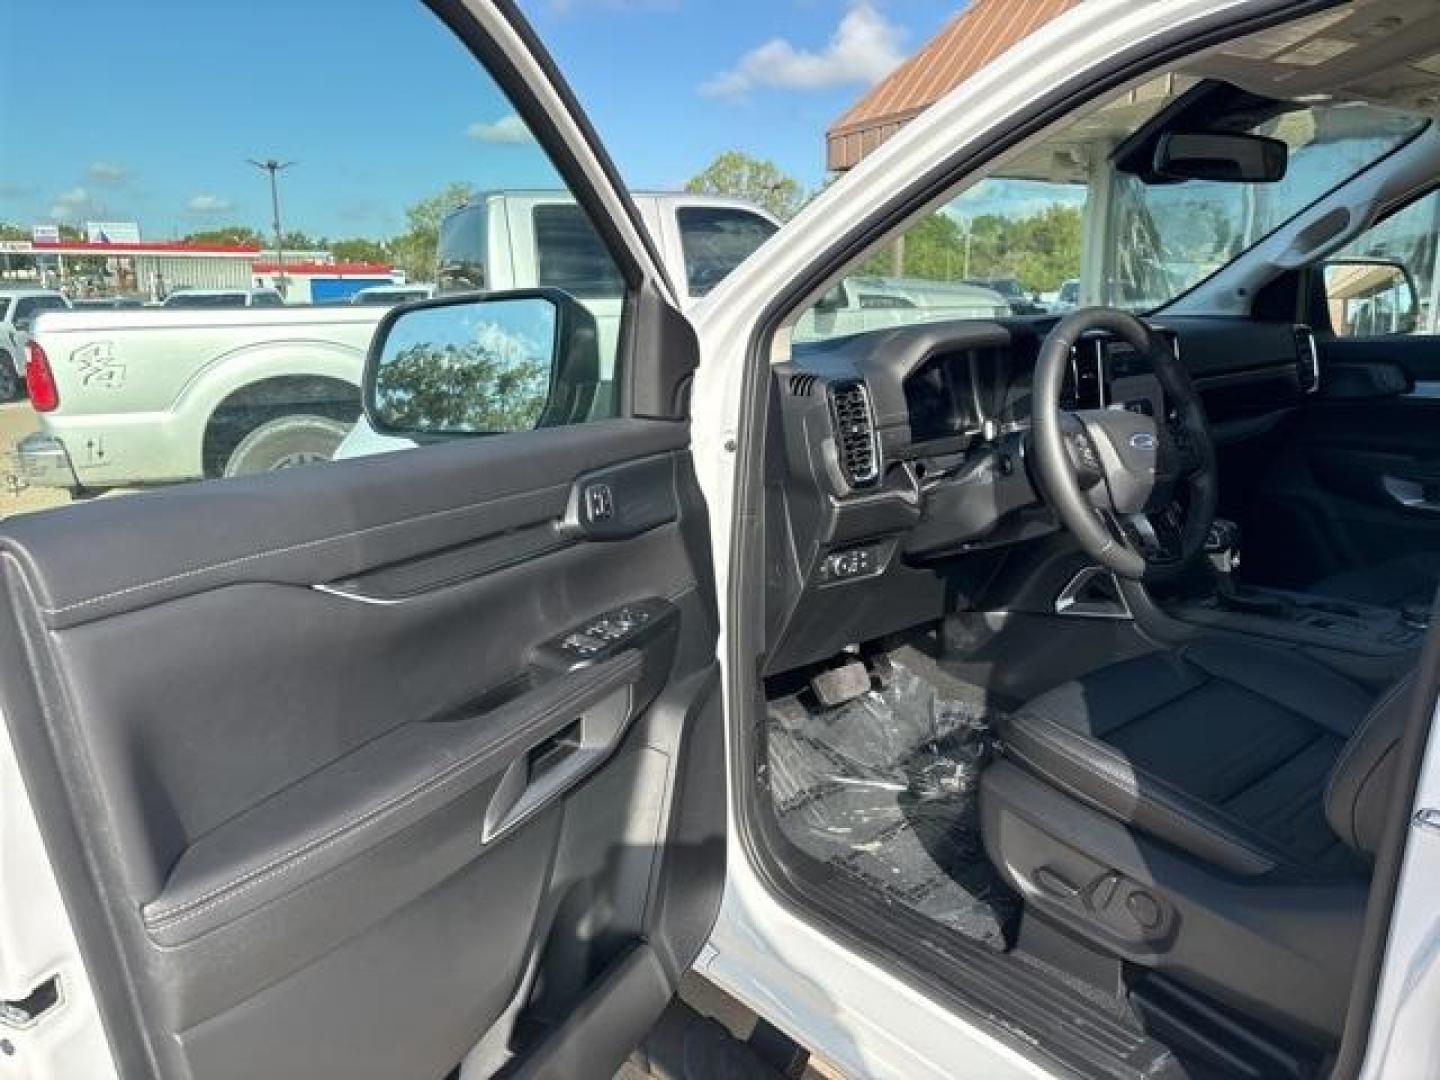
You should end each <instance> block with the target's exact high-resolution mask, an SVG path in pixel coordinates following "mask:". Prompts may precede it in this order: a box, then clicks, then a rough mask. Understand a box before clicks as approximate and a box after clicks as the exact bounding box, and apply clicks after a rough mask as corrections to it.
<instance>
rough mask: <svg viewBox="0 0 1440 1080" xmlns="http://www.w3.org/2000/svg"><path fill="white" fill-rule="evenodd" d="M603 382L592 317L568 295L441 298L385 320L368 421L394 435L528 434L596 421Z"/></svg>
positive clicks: (371, 375)
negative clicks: (595, 408)
mask: <svg viewBox="0 0 1440 1080" xmlns="http://www.w3.org/2000/svg"><path fill="white" fill-rule="evenodd" d="M599 379H600V363H599V340H598V334H597V331H596V325H595V317H594V315H592V314H591V313H590V311H589V310H588V309H587V308H586V307H585V306H584V305H582V304H581V303H579V302H578V301H577V300H575V299H574V298H573V297H571V296H570V295H569V294H568V293H565V292H563V291H561V290H559V289H528V290H523V291H516V292H508V293H491V294H475V293H466V294H459V295H454V296H444V297H440V298H438V299H433V300H422V301H419V302H417V303H412V304H402V305H399V306H397V307H395V308H392V309H391V310H390V311H389V312H387V313H386V315H385V316H384V318H382V319H381V320H380V323H379V325H378V326H377V327H376V329H375V336H374V338H373V339H372V340H371V343H370V352H369V355H368V357H367V359H366V362H365V380H364V405H365V415H366V416H367V418H368V419H369V421H370V423H371V426H373V427H374V428H375V430H376V431H378V432H381V433H382V434H389V435H406V436H412V437H416V436H418V437H425V436H447V435H490V434H502V433H505V432H511V431H529V430H531V429H533V428H537V427H554V426H557V425H561V424H574V423H580V422H583V421H584V420H587V419H589V417H590V411H591V407H592V406H593V404H594V401H595V394H596V390H597V388H598V386H599Z"/></svg>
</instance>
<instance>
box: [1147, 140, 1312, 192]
mask: <svg viewBox="0 0 1440 1080" xmlns="http://www.w3.org/2000/svg"><path fill="white" fill-rule="evenodd" d="M1289 164H1290V151H1289V148H1288V147H1287V146H1286V145H1285V144H1284V143H1283V142H1281V141H1280V140H1279V139H1270V138H1267V137H1265V136H1263V135H1248V134H1244V133H1240V132H1233V133H1232V132H1221V131H1167V132H1166V133H1165V134H1163V135H1161V136H1160V141H1159V142H1157V143H1156V144H1155V160H1154V163H1153V169H1154V172H1155V175H1156V176H1158V177H1161V178H1162V179H1164V180H1209V181H1212V182H1214V183H1220V184H1273V183H1276V182H1277V181H1280V180H1283V179H1285V170H1286V168H1288V166H1289Z"/></svg>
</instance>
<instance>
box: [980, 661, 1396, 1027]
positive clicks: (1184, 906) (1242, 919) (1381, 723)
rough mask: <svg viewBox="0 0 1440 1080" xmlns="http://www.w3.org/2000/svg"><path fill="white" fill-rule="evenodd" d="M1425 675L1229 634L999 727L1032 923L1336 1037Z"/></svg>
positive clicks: (1127, 666) (992, 836)
mask: <svg viewBox="0 0 1440 1080" xmlns="http://www.w3.org/2000/svg"><path fill="white" fill-rule="evenodd" d="M1412 683H1413V675H1411V676H1407V677H1406V678H1404V679H1402V680H1400V682H1398V683H1397V684H1396V685H1395V686H1394V687H1392V688H1391V689H1390V691H1388V692H1387V693H1385V694H1384V695H1382V696H1381V697H1380V698H1379V699H1378V700H1377V699H1376V698H1375V695H1374V694H1373V693H1372V692H1370V691H1367V690H1366V689H1364V688H1363V687H1361V686H1358V685H1356V684H1355V683H1352V682H1351V681H1349V680H1348V679H1346V678H1344V677H1343V676H1341V675H1339V674H1337V673H1336V672H1334V671H1332V670H1331V669H1329V668H1327V667H1325V666H1323V665H1322V664H1320V663H1318V662H1316V661H1314V660H1311V659H1309V658H1307V657H1305V656H1303V655H1302V654H1300V653H1297V652H1294V651H1291V650H1287V649H1283V648H1279V647H1272V646H1266V645H1259V644H1255V643H1250V642H1246V643H1237V642H1232V641H1229V640H1225V639H1212V640H1203V641H1200V642H1196V643H1194V644H1191V645H1188V646H1186V647H1184V648H1181V649H1178V650H1175V651H1161V652H1155V653H1150V654H1147V655H1145V656H1141V657H1138V658H1136V659H1132V660H1128V661H1125V662H1122V663H1119V664H1115V665H1112V666H1110V667H1106V668H1102V669H1100V670H1098V671H1095V672H1093V673H1091V674H1089V675H1087V676H1085V677H1083V678H1081V679H1078V680H1076V681H1073V682H1069V683H1065V684H1063V685H1061V686H1059V687H1056V688H1055V689H1053V690H1051V691H1049V692H1047V693H1045V694H1043V695H1041V696H1040V697H1038V698H1035V699H1034V700H1032V701H1030V702H1029V703H1028V704H1026V705H1025V706H1023V707H1022V708H1021V709H1020V710H1019V711H1018V712H1017V713H1015V714H1014V715H1013V716H1011V717H1009V718H1007V719H1006V720H1004V721H1002V722H1001V724H1000V745H1001V759H1000V760H999V761H998V762H997V763H996V764H994V765H992V766H991V767H990V768H989V769H987V770H986V772H985V774H984V775H983V776H982V788H981V812H982V833H983V837H984V841H985V846H986V851H987V854H988V855H989V856H990V859H991V861H992V862H993V863H994V864H995V865H996V866H997V867H998V868H999V869H1000V870H1001V872H1002V873H1003V874H1004V875H1005V876H1006V877H1007V879H1009V881H1010V883H1011V884H1012V885H1013V886H1014V887H1015V888H1017V889H1018V890H1019V891H1020V893H1021V894H1022V895H1023V896H1024V898H1025V901H1026V919H1027V920H1031V921H1033V920H1036V919H1038V920H1040V921H1042V922H1044V923H1047V924H1050V925H1052V926H1059V927H1062V928H1063V929H1064V931H1065V933H1066V934H1067V935H1069V936H1070V937H1071V938H1077V937H1078V938H1079V939H1080V940H1081V941H1082V942H1084V943H1085V945H1086V946H1087V947H1088V948H1090V949H1092V950H1094V951H1095V952H1097V953H1099V954H1101V955H1104V956H1107V957H1114V958H1118V959H1120V960H1126V961H1130V962H1132V963H1138V964H1141V965H1143V966H1145V967H1148V968H1154V969H1159V970H1163V971H1167V972H1168V973H1169V974H1171V976H1172V977H1174V978H1176V979H1177V980H1179V981H1181V982H1185V983H1189V984H1190V985H1192V986H1195V987H1197V988H1199V989H1202V990H1205V991H1207V992H1208V993H1210V994H1212V995H1213V996H1215V997H1218V998H1220V999H1222V1000H1227V1001H1229V1002H1230V1003H1231V1004H1234V1005H1237V1006H1240V1007H1243V1008H1246V1009H1250V1010H1256V1011H1258V1012H1259V1013H1261V1014H1262V1015H1264V1016H1265V1017H1266V1018H1267V1019H1268V1020H1269V1021H1271V1022H1272V1023H1275V1024H1277V1025H1279V1026H1281V1027H1283V1028H1285V1029H1286V1030H1288V1031H1291V1032H1294V1033H1299V1034H1301V1035H1304V1036H1306V1037H1308V1038H1310V1039H1312V1040H1314V1041H1317V1042H1324V1041H1327V1040H1328V1039H1330V1038H1333V1036H1334V1035H1336V1034H1337V1033H1338V1032H1339V1030H1340V1025H1341V1023H1342V1021H1343V1016H1344V1005H1345V1000H1346V995H1347V992H1348V988H1349V983H1350V969H1351V964H1352V963H1353V957H1354V952H1355V948H1356V946H1357V943H1358V939H1359V931H1360V923H1361V920H1362V918H1363V914H1364V905H1365V896H1366V891H1367V887H1368V877H1369V868H1370V859H1371V856H1372V855H1373V854H1374V852H1375V849H1376V847H1377V845H1378V842H1379V839H1380V834H1381V830H1382V827H1383V823H1384V817H1385V811H1386V808H1387V806H1388V803H1387V796H1388V794H1389V791H1390V788H1391V785H1392V782H1393V776H1394V769H1395V760H1396V757H1397V754H1396V753H1395V750H1396V747H1397V746H1398V743H1399V739H1400V735H1401V733H1402V730H1403V727H1404V722H1405V716H1406V708H1405V706H1406V704H1407V703H1408V700H1409V694H1408V690H1409V688H1410V686H1411V685H1412ZM1023 944H1024V933H1023V932H1022V946H1023Z"/></svg>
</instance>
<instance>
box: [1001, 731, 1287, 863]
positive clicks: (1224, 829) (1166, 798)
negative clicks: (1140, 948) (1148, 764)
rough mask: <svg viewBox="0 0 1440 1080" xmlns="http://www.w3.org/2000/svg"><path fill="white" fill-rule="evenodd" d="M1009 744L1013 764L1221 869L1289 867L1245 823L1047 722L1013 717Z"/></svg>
mask: <svg viewBox="0 0 1440 1080" xmlns="http://www.w3.org/2000/svg"><path fill="white" fill-rule="evenodd" d="M1004 746H1005V754H1006V756H1007V757H1009V758H1010V759H1011V760H1014V761H1016V762H1018V763H1020V764H1022V765H1023V766H1024V767H1025V768H1027V769H1029V770H1030V771H1032V772H1034V773H1035V774H1037V775H1039V776H1041V777H1043V778H1045V779H1046V780H1048V781H1049V782H1050V783H1052V784H1054V785H1056V786H1057V787H1059V788H1060V789H1061V790H1063V791H1065V792H1067V793H1068V794H1070V795H1072V796H1074V797H1075V798H1078V799H1080V800H1081V801H1083V802H1085V803H1087V804H1088V805H1090V806H1093V807H1094V808H1096V809H1097V810H1101V811H1103V812H1105V813H1107V814H1109V815H1110V816H1111V817H1114V818H1117V819H1118V820H1120V821H1123V822H1126V823H1128V824H1131V825H1134V826H1136V827H1137V828H1140V829H1143V830H1144V831H1146V832H1148V833H1150V834H1151V835H1153V836H1155V837H1156V838H1158V839H1160V840H1164V841H1166V842H1167V843H1170V844H1173V845H1174V846H1176V847H1178V848H1180V849H1182V850H1184V851H1187V852H1189V853H1190V854H1192V855H1195V856H1196V857H1198V858H1201V859H1204V860H1205V861H1207V862H1209V863H1212V864H1214V865H1215V866H1217V867H1220V868H1221V869H1224V870H1228V871H1230V872H1232V873H1236V874H1242V875H1246V876H1256V875H1260V874H1266V873H1269V872H1271V871H1272V870H1275V869H1276V868H1277V867H1279V866H1281V865H1282V864H1288V860H1286V859H1285V858H1284V857H1283V856H1282V855H1280V854H1279V853H1277V852H1275V851H1273V850H1271V849H1270V847H1269V846H1268V845H1266V844H1264V843H1263V842H1261V841H1260V840H1259V839H1258V838H1256V837H1254V836H1253V835H1251V834H1250V831H1249V830H1248V829H1246V828H1245V826H1243V825H1242V824H1240V823H1239V822H1236V821H1233V820H1231V819H1229V818H1227V817H1225V816H1223V815H1221V814H1218V813H1216V811H1215V809H1214V808H1213V807H1211V806H1208V805H1206V804H1204V803H1201V802H1199V801H1197V800H1195V799H1193V798H1191V797H1190V796H1188V795H1186V794H1185V793H1184V792H1182V791H1180V790H1179V789H1177V788H1175V787H1174V786H1173V785H1171V784H1168V783H1166V782H1165V781H1164V780H1161V779H1160V778H1159V777H1156V776H1153V775H1151V774H1149V773H1146V772H1144V771H1143V770H1138V769H1136V768H1135V767H1134V765H1133V764H1132V763H1131V762H1129V761H1128V760H1126V759H1125V758H1124V757H1122V756H1121V755H1120V754H1118V753H1116V752H1115V751H1113V750H1112V749H1110V748H1109V747H1107V746H1106V745H1105V744H1103V743H1101V742H1097V741H1095V740H1092V739H1088V738H1086V737H1085V736H1083V735H1080V734H1078V733H1076V732H1074V731H1072V730H1070V729H1068V728H1066V727H1063V726H1062V725H1060V724H1057V723H1055V722H1054V721H1052V720H1050V719H1047V718H1046V717H1043V716H1037V715H1034V714H1033V713H1028V712H1021V713H1019V714H1017V715H1016V716H1013V717H1011V718H1009V720H1008V721H1007V723H1006V724H1005V733H1004Z"/></svg>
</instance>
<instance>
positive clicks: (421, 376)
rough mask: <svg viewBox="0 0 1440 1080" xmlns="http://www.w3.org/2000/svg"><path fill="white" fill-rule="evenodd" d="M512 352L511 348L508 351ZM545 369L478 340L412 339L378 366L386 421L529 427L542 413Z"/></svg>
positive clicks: (455, 428)
mask: <svg viewBox="0 0 1440 1080" xmlns="http://www.w3.org/2000/svg"><path fill="white" fill-rule="evenodd" d="M510 351H512V352H513V351H514V350H510ZM548 374H549V372H548V369H547V368H546V366H545V365H544V364H541V363H539V362H538V361H536V360H534V359H529V358H521V357H519V356H507V355H505V350H502V349H500V348H496V347H493V346H488V345H486V344H483V343H480V342H471V343H467V344H464V345H456V344H443V345H437V344H432V343H430V342H417V343H416V344H414V345H410V346H407V347H406V348H404V349H401V350H400V351H399V352H397V353H396V354H395V356H394V358H393V359H389V360H387V361H386V362H385V364H384V366H383V367H381V369H380V372H379V375H378V376H377V379H378V383H379V385H378V386H377V388H376V394H377V399H378V403H379V405H380V408H381V409H382V410H383V411H384V413H385V417H386V420H387V421H388V422H389V423H390V424H391V425H392V426H394V427H396V428H400V429H402V430H409V431H434V432H473V433H477V434H480V433H495V432H505V431H529V430H530V429H532V428H534V427H535V425H536V423H537V422H539V420H540V415H541V413H542V412H544V409H545V401H546V395H547V392H548V389H549V388H548V379H547V375H548Z"/></svg>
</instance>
